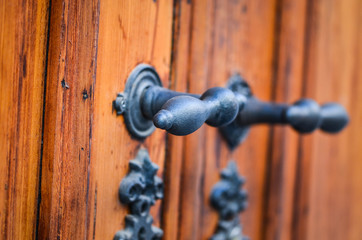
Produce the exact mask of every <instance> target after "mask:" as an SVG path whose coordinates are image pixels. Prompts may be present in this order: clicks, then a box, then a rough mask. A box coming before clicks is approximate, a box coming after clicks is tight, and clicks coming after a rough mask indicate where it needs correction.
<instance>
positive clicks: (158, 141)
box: [0, 0, 362, 240]
mask: <svg viewBox="0 0 362 240" xmlns="http://www.w3.org/2000/svg"><path fill="white" fill-rule="evenodd" d="M361 13H362V3H361V1H359V0H334V1H325V0H317V1H313V0H308V1H301V0H294V1H293V0H270V1H262V0H227V1H225V0H195V1H190V0H174V1H171V0H122V1H114V0H113V1H112V0H87V1H82V0H72V1H71V0H42V1H31V0H29V1H17V0H15V1H6V0H2V1H0V19H1V21H0V112H1V114H0V116H1V119H0V125H1V126H0V156H1V162H0V239H113V237H114V234H115V233H116V232H117V231H118V230H121V229H123V228H124V227H125V216H126V215H127V213H128V211H129V210H128V208H127V207H126V206H125V205H123V204H121V203H120V201H119V198H118V187H119V184H120V182H121V181H122V179H123V178H124V177H125V176H126V174H127V172H128V171H129V166H128V163H129V161H130V160H131V159H134V158H135V157H136V154H137V152H138V150H139V149H141V148H145V149H147V150H148V152H149V154H150V158H151V160H152V161H153V162H154V163H156V164H157V165H158V166H159V170H158V172H157V175H158V176H159V177H160V178H162V179H163V181H164V186H165V190H164V199H163V200H162V201H157V203H156V205H155V206H153V207H152V210H151V214H152V216H153V218H154V224H155V225H156V226H159V227H160V228H162V229H163V231H164V237H163V239H167V240H174V239H180V240H181V239H182V240H189V239H190V240H191V239H196V240H198V239H208V238H210V237H211V236H212V235H213V233H214V232H215V228H216V224H217V220H218V215H217V212H216V211H215V210H213V209H212V208H211V206H210V203H209V197H210V193H211V190H212V187H213V186H214V184H215V183H216V182H218V181H219V179H220V175H219V173H220V171H221V170H222V169H223V168H224V167H225V166H226V165H227V163H228V162H229V161H230V160H235V161H236V163H237V165H238V168H239V171H240V173H241V174H242V175H243V176H245V177H246V180H247V181H246V184H245V188H246V190H247V191H248V194H249V200H248V202H249V206H248V208H247V209H246V211H245V212H243V213H242V215H241V222H242V225H243V231H244V234H245V235H247V236H249V237H250V238H251V239H309V240H314V239H318V240H320V239H348V240H359V239H362V228H361V219H362V205H361V204H360V202H361V199H362V162H361V159H362V150H361V147H360V146H361V145H362V138H361V137H360V135H361V134H360V133H361V126H360V124H361V122H362V99H360V98H361V95H362V94H361V93H362V71H361V69H362V67H361V62H362V28H361V26H362V15H361ZM140 63H147V64H150V65H152V66H154V67H155V69H156V70H157V72H158V73H159V75H160V78H161V81H162V84H163V86H164V87H166V88H170V89H173V90H177V91H181V92H191V93H203V92H204V91H205V90H206V89H208V88H211V87H215V86H220V87H224V86H225V85H226V83H227V80H228V78H229V77H230V76H232V75H233V74H240V75H242V76H243V77H244V78H245V79H246V80H247V81H248V83H249V84H250V86H251V87H252V89H253V92H254V94H255V95H256V96H257V97H258V98H259V99H262V100H265V101H276V102H288V103H291V102H294V101H295V100H297V99H299V98H301V97H309V98H313V99H315V100H316V101H317V102H319V103H323V102H326V101H335V102H339V103H341V104H343V105H344V106H345V107H346V109H347V111H348V112H349V114H350V119H351V122H350V124H349V126H348V127H347V129H346V130H344V131H343V132H341V133H340V134H338V135H327V134H324V133H321V132H315V133H313V134H311V135H305V136H301V135H300V134H298V133H296V132H294V131H293V130H292V129H291V128H288V127H280V126H278V127H270V126H267V125H262V126H255V127H253V128H252V130H251V132H250V135H249V136H248V138H247V139H246V141H245V142H244V143H243V144H242V145H240V146H239V147H238V148H236V149H235V150H234V151H231V150H230V149H229V148H228V147H227V144H226V143H225V141H224V140H223V138H222V137H221V136H220V135H219V133H218V131H217V129H216V128H212V127H210V126H203V127H202V128H201V129H199V130H198V131H197V132H195V133H193V134H191V135H188V136H185V137H178V136H173V135H167V134H166V133H165V132H164V131H162V130H156V131H155V132H154V133H153V134H152V135H151V136H150V137H148V138H147V139H146V140H145V141H138V140H135V139H133V138H132V137H131V136H130V134H129V133H128V131H127V129H126V127H125V123H124V119H123V117H122V116H117V115H116V113H115V111H114V109H113V108H112V101H113V100H114V99H115V98H116V96H117V93H119V92H122V91H123V90H124V88H125V83H126V80H127V77H128V76H129V74H130V73H131V71H132V69H134V67H136V66H137V65H138V64H140Z"/></svg>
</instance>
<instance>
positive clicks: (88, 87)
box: [39, 0, 172, 239]
mask: <svg viewBox="0 0 362 240" xmlns="http://www.w3.org/2000/svg"><path fill="white" fill-rule="evenodd" d="M51 26H52V27H51V31H50V45H49V66H48V69H49V71H48V75H49V79H48V84H47V98H46V100H47V103H46V111H45V130H44V156H43V177H42V188H41V193H42V203H41V213H40V225H39V237H40V239H55V238H58V239H112V238H113V236H114V234H115V233H116V231H117V230H120V229H122V228H123V227H124V217H125V215H126V214H127V208H126V207H125V206H123V205H121V204H120V202H119V200H118V186H119V184H120V182H121V180H122V178H123V177H124V176H125V175H126V173H127V172H128V163H129V160H131V159H133V158H134V157H135V156H136V153H137V150H138V149H139V148H140V147H146V148H147V149H148V151H149V153H150V156H151V159H152V161H154V162H155V163H157V164H158V165H159V166H160V170H159V172H158V174H159V176H162V175H163V164H164V159H165V134H164V133H163V132H162V131H157V132H155V133H154V134H153V135H152V136H151V137H150V138H148V139H147V140H146V141H145V142H144V143H142V142H138V141H135V140H133V139H131V137H130V136H129V134H128V131H127V130H126V128H125V125H124V122H123V117H117V116H116V114H115V112H113V110H112V101H113V100H114V98H115V97H116V96H117V93H118V92H122V91H123V89H124V86H125V82H126V80H127V77H128V75H129V73H130V72H131V70H132V69H133V68H134V67H135V66H136V65H137V64H139V63H149V64H151V65H153V66H155V68H156V69H157V71H158V73H159V74H160V77H161V78H162V81H163V82H164V85H165V86H166V87H167V86H168V82H167V80H168V77H169V69H170V53H171V31H172V3H171V2H169V1H157V2H155V1H134V0H132V1H131V0H130V1H118V2H115V1H92V2H84V1H54V2H52V9H51ZM152 214H153V215H154V216H155V224H156V225H159V224H160V222H159V220H160V218H159V215H160V203H158V204H157V206H155V207H154V209H153V210H152Z"/></svg>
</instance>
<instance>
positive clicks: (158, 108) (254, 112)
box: [113, 64, 349, 149]
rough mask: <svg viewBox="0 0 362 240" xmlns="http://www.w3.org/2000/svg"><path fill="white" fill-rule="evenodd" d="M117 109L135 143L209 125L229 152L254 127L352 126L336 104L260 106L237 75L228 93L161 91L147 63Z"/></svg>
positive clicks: (130, 82) (308, 101) (331, 130)
mask: <svg viewBox="0 0 362 240" xmlns="http://www.w3.org/2000/svg"><path fill="white" fill-rule="evenodd" d="M113 107H114V109H115V110H116V112H117V114H118V115H121V114H122V115H124V120H125V123H126V126H127V129H128V131H129V132H130V134H131V135H132V136H133V137H134V138H136V139H139V140H142V139H144V138H146V137H148V136H149V135H151V134H152V132H153V131H154V130H155V127H157V128H161V129H164V130H166V131H167V132H169V133H171V134H175V135H180V136H183V135H188V134H191V133H193V132H194V131H196V130H197V129H199V128H200V127H201V126H202V125H203V124H204V123H207V124H208V125H210V126H213V127H219V128H220V131H221V133H222V135H223V136H224V138H225V139H226V141H227V143H228V145H229V147H230V148H231V149H233V148H235V147H237V146H238V145H239V144H240V143H241V142H242V141H243V140H245V138H246V137H247V135H248V132H249V128H250V127H251V126H252V125H254V124H263V123H264V124H265V123H266V124H284V125H290V126H292V127H293V128H294V129H295V130H296V131H298V132H300V133H310V132H313V131H314V130H316V129H321V130H323V131H325V132H329V133H336V132H339V131H341V130H342V129H343V128H344V127H345V126H346V125H347V124H348V122H349V117H348V114H347V112H346V110H345V109H344V107H343V106H342V105H340V104H337V103H327V104H324V105H322V106H319V105H318V104H317V103H316V102H315V101H313V100H311V99H301V100H299V101H297V102H295V103H294V104H292V105H288V104H280V103H272V102H263V101H260V100H258V99H257V98H256V97H254V96H253V94H252V91H251V89H250V87H249V85H248V84H247V82H246V81H245V80H243V79H242V78H241V76H239V75H234V76H232V77H231V78H230V80H229V83H228V86H227V87H226V88H222V87H214V88H210V89H208V90H207V91H205V92H204V93H203V94H202V95H199V94H190V93H183V92H175V91H171V90H169V89H166V88H164V87H162V83H161V80H160V77H159V76H158V74H157V72H156V70H155V69H154V68H153V67H151V66H149V65H147V64H140V65H138V66H137V67H136V68H135V69H134V70H133V71H132V73H131V74H130V76H129V78H128V80H127V82H126V86H125V89H124V92H123V93H119V94H118V96H117V98H116V99H115V100H114V101H113Z"/></svg>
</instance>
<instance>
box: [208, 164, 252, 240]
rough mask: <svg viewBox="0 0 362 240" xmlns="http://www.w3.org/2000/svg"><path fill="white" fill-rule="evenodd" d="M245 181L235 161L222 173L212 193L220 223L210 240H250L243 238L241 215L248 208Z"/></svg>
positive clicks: (213, 203) (212, 201)
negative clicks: (243, 187) (244, 188)
mask: <svg viewBox="0 0 362 240" xmlns="http://www.w3.org/2000/svg"><path fill="white" fill-rule="evenodd" d="M244 183H245V179H244V178H243V177H242V176H240V175H239V173H238V169H237V165H236V163H235V162H234V161H231V162H229V164H228V166H227V167H226V168H225V169H223V170H222V171H221V180H220V181H219V182H218V183H216V184H215V185H214V187H213V189H212V192H211V197H210V201H211V205H212V206H213V207H214V208H215V210H217V211H218V214H219V221H218V225H217V229H216V231H215V234H214V235H213V236H212V237H211V238H210V240H248V239H249V238H247V237H245V236H243V233H242V226H241V224H240V220H239V213H240V212H242V211H244V210H245V208H246V207H247V204H248V203H247V192H246V191H245V190H243V189H241V187H242V186H243V184H244Z"/></svg>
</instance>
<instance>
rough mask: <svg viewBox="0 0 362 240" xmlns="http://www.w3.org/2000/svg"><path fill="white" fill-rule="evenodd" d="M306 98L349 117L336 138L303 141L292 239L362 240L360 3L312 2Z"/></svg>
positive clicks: (322, 136)
mask: <svg viewBox="0 0 362 240" xmlns="http://www.w3.org/2000/svg"><path fill="white" fill-rule="evenodd" d="M308 12H309V15H308V18H309V19H310V21H309V23H308V31H309V33H308V39H307V41H308V44H307V47H308V48H307V56H306V57H307V58H306V68H305V72H306V75H305V76H306V82H305V86H306V87H305V95H306V96H308V97H312V98H315V99H317V100H318V101H319V102H326V101H331V100H333V101H336V102H339V103H341V104H343V105H344V106H345V107H346V108H347V111H348V112H349V114H350V118H351V122H350V125H349V126H348V127H347V129H346V130H345V131H343V132H341V133H339V134H338V135H336V136H331V135H327V134H323V133H320V132H319V133H315V134H313V135H312V136H308V137H304V138H303V139H302V148H301V150H300V151H301V159H300V161H301V164H300V165H301V168H300V170H299V171H300V173H299V175H300V179H299V185H298V186H299V188H298V190H297V193H299V194H298V195H297V196H298V197H299V198H296V199H298V200H299V201H300V204H299V206H298V208H296V210H295V212H296V214H295V239H351V240H357V239H361V237H362V228H361V219H362V207H361V197H362V175H361V172H362V162H361V161H360V160H361V159H362V151H361V147H360V146H361V143H362V142H361V141H362V139H361V134H360V132H361V131H360V129H361V126H360V124H361V120H362V106H361V104H362V102H361V94H360V92H361V89H362V72H361V62H362V50H361V49H362V31H361V30H362V29H361V24H360V23H361V22H362V14H361V13H362V3H361V1H355V0H348V1H332V2H330V1H323V0H321V1H311V2H310V6H309V11H308Z"/></svg>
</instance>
